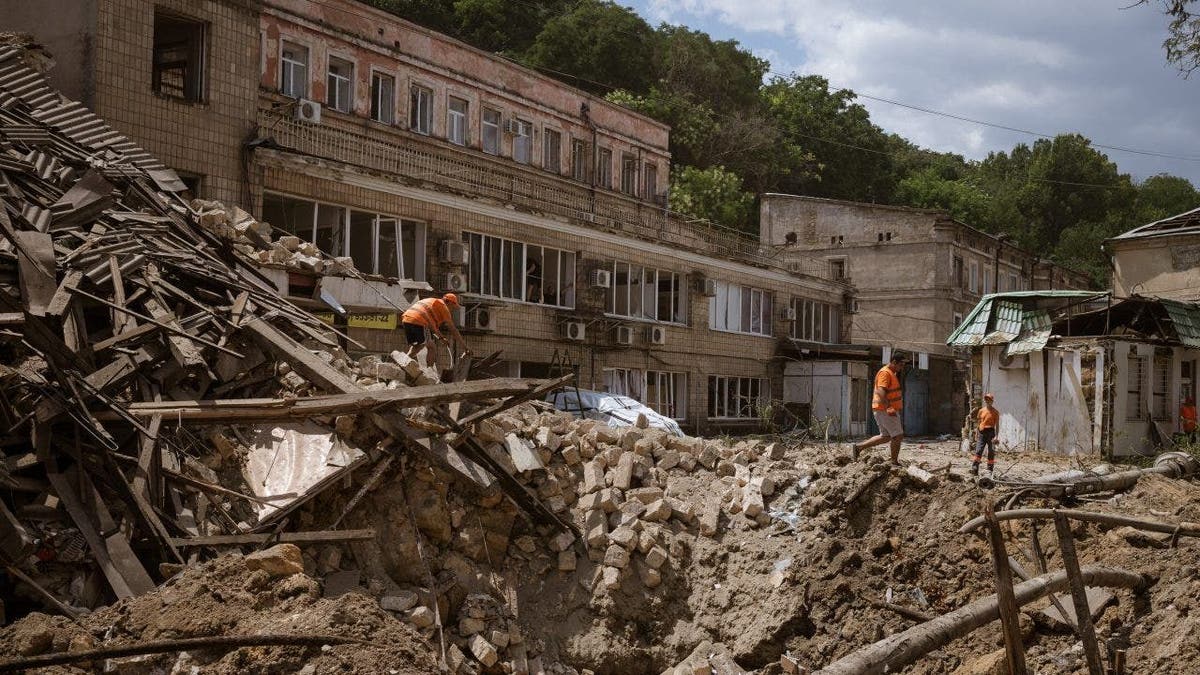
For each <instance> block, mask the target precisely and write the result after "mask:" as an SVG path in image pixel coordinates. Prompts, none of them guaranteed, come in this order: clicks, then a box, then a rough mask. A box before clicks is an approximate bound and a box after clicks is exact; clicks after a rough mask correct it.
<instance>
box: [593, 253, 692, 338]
mask: <svg viewBox="0 0 1200 675" xmlns="http://www.w3.org/2000/svg"><path fill="white" fill-rule="evenodd" d="M686 302H687V298H686V292H685V289H684V284H683V278H682V275H680V274H679V273H678V272H669V271H667V270H656V269H653V268H646V267H642V266H640V265H631V264H629V263H623V262H614V263H613V264H612V283H611V285H610V287H609V291H608V313H609V314H614V315H616V316H624V317H629V318H631V319H650V320H652V321H665V322H671V323H680V324H682V323H686V322H687V304H686Z"/></svg>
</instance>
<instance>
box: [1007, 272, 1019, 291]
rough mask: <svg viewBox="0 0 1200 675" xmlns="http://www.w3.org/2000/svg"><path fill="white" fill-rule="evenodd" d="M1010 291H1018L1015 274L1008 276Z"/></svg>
mask: <svg viewBox="0 0 1200 675" xmlns="http://www.w3.org/2000/svg"><path fill="white" fill-rule="evenodd" d="M1008 290H1010V291H1015V290H1017V275H1015V274H1010V275H1008Z"/></svg>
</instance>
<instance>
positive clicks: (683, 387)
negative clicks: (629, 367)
mask: <svg viewBox="0 0 1200 675" xmlns="http://www.w3.org/2000/svg"><path fill="white" fill-rule="evenodd" d="M642 402H643V403H645V404H646V405H648V406H650V408H651V409H652V410H654V411H655V412H657V413H660V414H663V415H666V416H667V417H671V418H673V419H677V420H682V419H687V375H686V374H685V373H673V372H668V371H661V370H648V371H646V398H645V400H644V401H642Z"/></svg>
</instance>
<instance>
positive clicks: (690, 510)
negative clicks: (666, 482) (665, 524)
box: [666, 497, 696, 523]
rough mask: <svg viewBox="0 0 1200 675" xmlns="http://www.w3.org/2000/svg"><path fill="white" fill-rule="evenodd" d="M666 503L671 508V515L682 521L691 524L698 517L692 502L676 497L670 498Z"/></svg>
mask: <svg viewBox="0 0 1200 675" xmlns="http://www.w3.org/2000/svg"><path fill="white" fill-rule="evenodd" d="M666 502H667V506H670V507H671V515H672V516H673V517H675V518H678V519H679V520H680V521H682V522H684V523H690V522H692V519H693V518H695V517H696V509H695V507H694V506H692V503H691V502H688V501H684V500H682V499H675V498H674V497H668V498H667V499H666Z"/></svg>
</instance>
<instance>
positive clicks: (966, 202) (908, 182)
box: [895, 166, 992, 227]
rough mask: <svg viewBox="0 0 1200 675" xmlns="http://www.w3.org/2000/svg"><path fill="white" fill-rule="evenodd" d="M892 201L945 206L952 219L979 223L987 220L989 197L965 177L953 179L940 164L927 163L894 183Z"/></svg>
mask: <svg viewBox="0 0 1200 675" xmlns="http://www.w3.org/2000/svg"><path fill="white" fill-rule="evenodd" d="M895 201H896V203H899V204H905V205H908V206H918V207H921V208H927V209H944V210H946V211H949V212H950V215H951V216H953V217H954V219H955V220H958V221H961V222H964V223H968V224H972V225H974V226H976V227H979V226H980V225H981V224H982V223H986V222H989V221H990V219H991V213H992V200H991V198H990V197H989V195H988V194H987V193H986V192H984V191H983V190H981V189H980V188H979V187H978V186H977V185H975V184H974V183H972V182H971V181H970V180H967V179H965V178H959V179H952V178H947V177H946V172H945V171H943V170H942V169H940V168H939V167H935V166H930V167H928V168H926V169H924V170H922V171H920V172H917V173H912V174H909V175H908V176H906V177H904V178H903V179H901V180H900V182H899V183H897V185H896V194H895Z"/></svg>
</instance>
